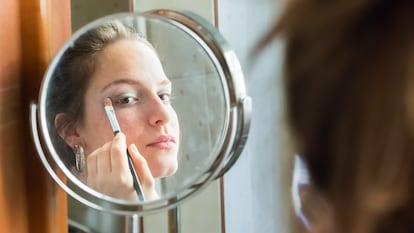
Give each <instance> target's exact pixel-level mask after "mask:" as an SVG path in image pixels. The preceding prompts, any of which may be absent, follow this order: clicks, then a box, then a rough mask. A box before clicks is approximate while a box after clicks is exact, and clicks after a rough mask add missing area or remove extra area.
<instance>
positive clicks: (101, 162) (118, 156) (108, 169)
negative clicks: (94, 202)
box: [81, 133, 156, 201]
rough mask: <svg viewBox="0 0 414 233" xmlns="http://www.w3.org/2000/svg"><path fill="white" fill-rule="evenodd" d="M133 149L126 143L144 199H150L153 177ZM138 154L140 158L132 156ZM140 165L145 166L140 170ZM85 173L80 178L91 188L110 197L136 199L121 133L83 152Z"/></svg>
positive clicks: (142, 159)
mask: <svg viewBox="0 0 414 233" xmlns="http://www.w3.org/2000/svg"><path fill="white" fill-rule="evenodd" d="M134 147H135V146H134ZM135 150H136V147H135ZM137 151H138V150H136V151H134V150H133V149H132V148H131V146H130V149H129V153H130V154H131V157H132V160H133V161H134V166H135V169H136V170H137V174H138V176H139V179H140V182H141V184H142V188H143V189H144V190H143V191H144V196H145V198H146V199H145V200H151V199H150V198H152V197H153V196H154V193H155V195H156V192H155V184H154V178H153V177H152V175H151V172H150V171H149V169H148V165H147V163H146V161H145V159H144V158H143V157H142V156H141V155H140V154H139V153H137ZM140 157H141V159H138V160H137V159H136V158H140ZM142 167H143V168H145V167H146V168H147V169H146V170H144V169H143V170H141V169H142ZM85 173H86V174H83V178H81V179H82V180H83V182H84V183H85V184H86V185H88V186H89V187H91V188H92V189H94V190H96V191H98V192H100V193H103V194H105V195H108V196H111V197H114V198H119V199H124V200H129V201H138V196H137V193H136V192H135V189H134V186H133V180H132V174H131V172H130V170H129V166H128V158H127V154H126V140H125V135H124V134H123V133H118V134H117V135H115V137H114V138H113V140H112V141H110V142H108V143H106V144H104V145H103V146H102V147H100V148H98V149H96V150H95V151H94V152H92V153H91V154H89V155H88V156H87V162H86V171H85ZM147 195H148V197H147Z"/></svg>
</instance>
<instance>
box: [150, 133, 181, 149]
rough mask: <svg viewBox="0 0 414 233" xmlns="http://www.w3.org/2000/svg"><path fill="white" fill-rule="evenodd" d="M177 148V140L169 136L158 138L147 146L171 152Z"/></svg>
mask: <svg viewBox="0 0 414 233" xmlns="http://www.w3.org/2000/svg"><path fill="white" fill-rule="evenodd" d="M174 146H175V139H174V138H173V137H171V136H169V135H163V136H160V137H158V138H156V139H155V140H154V141H153V142H151V143H149V144H147V147H155V148H158V149H162V150H169V149H171V148H173V147H174Z"/></svg>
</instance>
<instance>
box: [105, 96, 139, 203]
mask: <svg viewBox="0 0 414 233" xmlns="http://www.w3.org/2000/svg"><path fill="white" fill-rule="evenodd" d="M104 108H105V112H106V115H107V116H108V119H109V122H110V124H111V127H112V131H113V132H114V135H116V134H117V133H119V132H121V128H120V127H119V124H118V120H117V118H116V114H115V110H114V108H113V106H112V101H111V99H110V98H105V100H104ZM127 157H128V165H129V170H130V171H131V174H132V179H133V182H134V188H135V191H136V192H137V195H138V200H140V201H144V200H145V198H144V193H143V192H142V187H141V183H140V182H139V179H138V176H137V172H136V171H135V168H134V165H133V163H132V159H131V155H130V154H129V152H128V149H127Z"/></svg>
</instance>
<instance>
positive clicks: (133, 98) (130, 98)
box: [112, 93, 140, 107]
mask: <svg viewBox="0 0 414 233" xmlns="http://www.w3.org/2000/svg"><path fill="white" fill-rule="evenodd" d="M112 101H114V103H115V105H116V106H119V107H124V106H127V105H131V104H135V103H137V102H138V101H140V98H139V97H138V95H137V94H134V93H123V94H120V95H117V96H116V97H114V98H112Z"/></svg>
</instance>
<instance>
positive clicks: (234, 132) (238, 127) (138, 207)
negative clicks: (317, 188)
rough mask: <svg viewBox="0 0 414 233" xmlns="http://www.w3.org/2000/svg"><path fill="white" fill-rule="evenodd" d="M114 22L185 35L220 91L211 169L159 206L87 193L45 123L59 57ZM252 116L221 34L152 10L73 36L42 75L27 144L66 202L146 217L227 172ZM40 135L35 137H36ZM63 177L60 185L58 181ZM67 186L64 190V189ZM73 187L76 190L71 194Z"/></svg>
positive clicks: (188, 17) (192, 19) (190, 18)
mask: <svg viewBox="0 0 414 233" xmlns="http://www.w3.org/2000/svg"><path fill="white" fill-rule="evenodd" d="M120 17H145V18H152V19H156V20H161V21H165V22H167V23H169V24H172V25H174V26H175V27H177V28H179V29H180V30H182V31H184V32H185V33H187V34H189V35H191V36H192V37H193V38H195V40H196V41H197V42H198V43H199V44H200V46H202V47H203V49H205V51H206V52H207V53H208V54H209V56H210V58H211V59H212V61H213V63H214V64H215V66H216V68H217V71H218V72H219V74H220V78H221V82H222V83H223V86H224V87H226V88H224V89H225V102H226V104H225V105H226V110H225V124H224V125H225V128H224V130H223V132H222V137H221V139H220V143H219V144H220V145H219V149H218V150H217V151H216V152H217V156H216V157H215V158H216V159H215V161H214V162H213V163H212V165H211V167H210V168H209V169H208V170H207V171H206V172H205V173H204V174H199V175H198V176H197V177H196V179H195V180H193V182H192V184H190V185H185V186H183V187H181V188H180V189H179V191H178V192H177V193H175V194H173V195H170V196H167V197H163V198H161V199H159V200H154V201H150V202H143V203H131V202H128V201H123V200H120V199H115V198H111V197H108V196H106V195H103V194H101V193H99V192H96V191H94V190H92V189H91V188H89V187H87V186H86V185H85V184H83V183H82V182H80V180H79V179H78V178H77V177H75V176H74V175H73V174H72V172H71V171H69V169H68V168H67V167H66V166H65V164H64V163H63V162H62V161H61V160H60V157H59V155H58V154H57V152H56V151H55V149H54V146H53V144H52V141H51V138H50V135H49V131H48V128H47V119H46V98H47V88H48V86H49V82H50V80H51V78H52V76H53V72H54V68H55V67H56V66H57V63H58V61H59V60H60V57H61V56H62V55H63V53H64V51H65V50H66V49H67V48H68V47H69V46H71V44H72V43H73V41H74V40H76V39H77V38H79V37H80V36H81V35H82V33H84V32H85V31H87V30H89V29H91V28H93V27H95V26H96V25H99V24H101V23H102V22H105V21H108V20H112V19H117V18H120ZM251 111H252V101H251V98H250V97H249V96H248V95H247V94H246V89H245V85H244V77H243V72H242V69H241V66H240V63H239V61H238V59H237V56H236V54H235V53H234V51H233V50H232V49H231V48H230V46H229V45H228V44H227V42H226V41H225V39H224V38H223V37H222V36H221V34H220V33H219V32H218V31H217V30H216V29H215V28H214V27H213V26H212V25H211V24H210V23H209V22H207V21H205V20H204V19H203V18H201V17H200V16H198V15H196V14H193V13H191V12H186V11H184V12H179V11H173V10H153V11H148V12H143V13H119V14H114V15H109V16H106V17H103V18H100V19H98V20H95V21H93V22H92V23H90V24H88V25H86V26H85V27H83V28H81V29H80V30H78V31H77V32H76V33H75V34H74V35H73V36H72V38H71V40H69V41H68V42H67V43H66V44H65V45H64V46H63V47H62V49H61V50H60V51H59V52H58V54H57V55H56V57H55V59H53V61H52V63H51V64H50V65H49V68H48V69H47V71H46V73H45V78H44V80H43V82H42V86H41V88H40V94H39V101H38V104H37V103H34V102H33V103H32V104H31V115H30V123H31V127H32V136H33V141H34V144H35V147H36V150H37V152H38V154H39V157H40V159H41V161H42V163H43V165H44V166H45V168H46V170H47V171H48V173H49V174H50V175H51V177H52V178H53V179H54V181H55V182H56V183H57V184H58V185H59V186H60V187H61V188H62V189H63V190H64V191H65V192H66V193H67V194H69V195H70V196H72V197H73V198H74V199H76V200H77V201H79V202H81V203H82V204H84V205H86V206H88V207H90V208H93V209H96V210H99V211H104V212H108V213H113V214H117V215H136V214H139V215H146V214H153V213H157V212H160V211H162V210H165V209H170V208H173V207H176V206H177V205H178V204H179V203H181V202H182V201H183V200H186V199H187V198H188V197H190V196H193V195H194V194H196V193H197V192H200V191H201V190H203V189H204V188H205V187H207V186H208V184H210V183H211V182H212V181H213V180H215V179H217V178H219V177H221V176H222V175H223V174H225V173H226V172H227V171H228V169H230V168H231V167H232V166H233V164H234V163H235V162H236V161H237V159H238V157H239V156H240V154H241V152H242V150H243V147H244V145H245V143H246V140H247V136H248V132H249V128H250V118H251ZM39 131H40V132H39ZM62 175H64V177H65V179H62V178H61V177H62ZM68 184H70V185H68ZM72 186H74V187H79V188H77V189H76V190H74V189H73V188H72Z"/></svg>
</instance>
